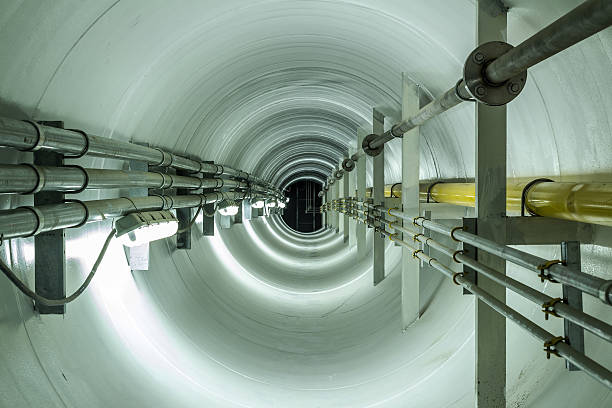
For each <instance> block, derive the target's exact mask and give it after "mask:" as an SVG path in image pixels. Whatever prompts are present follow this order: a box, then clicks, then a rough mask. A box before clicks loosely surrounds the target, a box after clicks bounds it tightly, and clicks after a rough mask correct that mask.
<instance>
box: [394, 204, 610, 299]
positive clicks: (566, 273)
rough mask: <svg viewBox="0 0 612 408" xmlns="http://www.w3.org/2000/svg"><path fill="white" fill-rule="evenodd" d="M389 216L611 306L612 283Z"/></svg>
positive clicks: (424, 221)
mask: <svg viewBox="0 0 612 408" xmlns="http://www.w3.org/2000/svg"><path fill="white" fill-rule="evenodd" d="M389 214H391V215H394V216H396V217H399V218H402V219H405V220H408V221H412V222H414V223H415V224H416V225H420V226H422V227H424V228H427V229H430V230H432V231H436V232H439V233H441V234H444V235H446V236H449V237H451V238H454V239H457V240H460V241H463V242H466V243H468V244H470V245H473V246H475V247H477V248H479V249H482V250H484V251H487V252H489V253H490V254H492V255H495V256H498V257H500V258H502V259H505V260H507V261H510V262H512V263H514V264H516V265H519V266H522V267H524V268H526V269H528V270H531V271H533V272H538V273H540V274H543V276H550V278H552V279H554V280H556V281H558V282H560V283H563V284H565V285H569V286H572V287H575V288H577V289H580V290H581V291H582V292H584V293H587V294H589V295H591V296H594V297H596V298H599V299H600V300H601V301H602V302H604V303H608V304H611V305H612V280H604V279H601V278H598V277H597V276H593V275H589V274H586V273H583V272H581V271H577V270H572V269H569V268H568V267H566V266H564V265H561V264H560V263H556V264H552V265H549V266H547V267H546V268H544V266H545V265H546V264H547V262H548V260H546V259H543V258H540V257H538V256H535V255H532V254H529V253H527V252H523V251H520V250H518V249H515V248H511V247H508V246H505V245H500V244H497V243H495V242H493V241H490V240H488V239H485V238H482V237H479V236H478V235H474V234H471V233H469V232H465V231H462V230H456V231H454V232H452V228H450V227H447V226H446V225H443V224H439V223H437V222H433V221H431V220H427V219H424V218H420V217H418V218H416V219H413V218H412V217H408V216H406V215H404V213H402V212H400V211H397V210H393V209H391V210H389Z"/></svg>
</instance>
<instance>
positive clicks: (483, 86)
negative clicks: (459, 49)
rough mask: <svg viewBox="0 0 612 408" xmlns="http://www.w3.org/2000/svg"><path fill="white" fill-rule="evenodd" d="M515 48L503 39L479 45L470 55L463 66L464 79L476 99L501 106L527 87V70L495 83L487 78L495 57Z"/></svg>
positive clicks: (486, 103)
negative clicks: (486, 72) (486, 73)
mask: <svg viewBox="0 0 612 408" xmlns="http://www.w3.org/2000/svg"><path fill="white" fill-rule="evenodd" d="M512 48H514V47H513V46H512V45H510V44H508V43H505V42H502V41H491V42H487V43H484V44H482V45H480V46H478V47H477V48H476V49H475V50H474V51H472V52H471V53H470V55H468V57H467V59H466V60H465V65H464V66H463V80H464V81H465V85H466V87H467V89H468V91H469V92H470V94H471V95H472V97H473V98H474V99H476V100H477V101H478V102H480V103H484V104H485V105H491V106H501V105H505V104H507V103H508V102H510V101H512V100H513V99H514V98H516V97H517V96H518V95H519V94H520V93H521V91H522V90H523V89H524V88H525V82H527V71H526V70H525V71H523V72H521V73H520V74H518V75H516V76H515V77H513V78H510V79H509V80H507V81H505V82H503V83H501V84H494V83H492V82H491V81H489V80H487V78H486V75H485V71H486V69H487V66H488V65H489V64H490V63H491V62H493V61H494V60H495V59H497V58H499V57H501V56H502V55H504V54H505V53H507V52H508V51H510V50H511V49H512Z"/></svg>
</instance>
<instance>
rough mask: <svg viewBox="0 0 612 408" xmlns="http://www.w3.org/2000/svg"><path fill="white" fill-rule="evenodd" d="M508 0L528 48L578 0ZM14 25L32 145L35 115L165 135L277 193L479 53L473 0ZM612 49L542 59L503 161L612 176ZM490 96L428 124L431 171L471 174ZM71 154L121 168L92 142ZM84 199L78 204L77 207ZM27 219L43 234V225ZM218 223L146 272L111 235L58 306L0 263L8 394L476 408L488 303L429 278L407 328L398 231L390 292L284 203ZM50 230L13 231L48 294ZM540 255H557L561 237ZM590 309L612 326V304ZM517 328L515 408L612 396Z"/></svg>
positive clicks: (6, 74) (2, 7)
mask: <svg viewBox="0 0 612 408" xmlns="http://www.w3.org/2000/svg"><path fill="white" fill-rule="evenodd" d="M508 3H512V4H510V5H511V6H513V7H512V8H511V10H510V12H509V14H508V26H509V31H508V42H509V43H511V44H519V43H521V42H522V41H524V40H525V39H526V38H528V37H530V36H531V35H533V34H534V33H535V32H537V31H539V30H540V29H542V28H544V27H545V26H546V25H548V24H549V23H550V22H551V21H554V20H555V19H557V18H559V17H561V16H562V15H563V14H565V13H567V12H568V11H569V10H571V9H573V8H575V7H576V6H578V5H579V4H580V1H578V0H543V1H538V2H531V1H523V0H516V1H514V0H513V1H512V2H510V1H508ZM0 16H1V17H0V21H1V23H0V35H1V38H3V41H0V55H2V56H3V57H2V58H0V74H1V75H0V117H2V118H5V119H2V120H0V122H1V123H0V128H3V127H4V126H5V125H6V124H7V120H10V121H11V123H12V125H11V126H17V125H18V126H17V127H18V129H17V131H15V132H13V134H17V136H16V137H14V138H13V139H14V140H15V143H26V142H27V146H26V145H24V146H22V148H26V147H31V146H32V145H33V144H35V143H36V140H37V138H36V135H37V132H36V129H35V127H34V126H33V125H32V124H30V123H26V122H22V120H23V119H28V120H63V121H64V122H65V127H66V128H72V129H82V130H84V131H85V132H87V134H88V135H91V136H90V137H91V140H95V141H97V139H95V137H93V136H94V135H95V136H98V137H99V138H104V140H103V141H104V142H106V143H105V144H104V147H105V148H108V149H109V150H112V151H114V152H117V153H120V154H121V155H122V157H124V158H131V155H132V150H131V149H132V148H134V149H138V150H139V152H140V151H141V150H142V148H139V147H133V146H130V150H128V149H125V148H123V146H124V145H123V144H122V143H123V142H132V143H133V144H134V145H136V144H142V145H147V144H148V146H150V148H147V149H146V152H147V154H149V155H151V157H150V158H151V160H150V162H149V163H150V164H157V163H162V162H163V161H166V162H167V161H169V160H170V158H169V157H168V156H167V155H166V156H164V155H163V154H160V152H159V151H157V150H155V149H153V147H155V148H160V149H162V150H164V151H166V152H172V154H174V155H175V156H181V157H184V158H185V159H187V160H190V162H184V163H185V165H187V163H191V162H194V163H195V164H194V166H195V165H197V166H198V168H197V169H196V168H195V167H193V166H192V167H191V169H192V171H194V172H195V171H198V170H199V165H200V164H204V163H205V161H214V162H215V163H222V164H226V165H227V166H230V167H231V168H232V169H243V170H244V171H246V172H248V173H249V174H254V175H257V176H258V177H259V178H261V179H262V180H266V181H268V182H270V183H271V184H272V185H273V186H275V187H284V186H290V183H291V181H292V180H295V179H298V178H300V177H305V178H308V179H311V180H317V181H319V182H321V183H324V182H325V180H326V179H327V177H328V176H329V175H330V173H331V172H332V170H335V169H337V168H338V165H339V163H340V162H341V160H342V159H343V158H344V157H349V149H354V150H352V152H355V151H357V148H358V146H357V140H356V133H357V129H358V128H363V129H366V130H367V131H368V132H371V121H372V108H373V107H376V108H377V109H378V110H379V111H381V112H385V114H386V115H387V119H386V120H385V122H386V126H385V131H387V130H389V128H390V125H391V124H392V123H396V122H397V121H398V120H399V119H400V118H399V115H398V113H397V112H399V111H400V107H401V100H400V94H401V73H402V72H406V73H407V75H408V77H409V78H411V79H412V80H414V81H415V82H417V83H418V84H420V85H421V90H422V94H423V99H424V101H425V102H427V101H431V100H434V99H436V98H437V97H439V96H440V95H443V94H444V92H445V91H446V90H448V88H449V86H450V85H452V84H455V83H456V81H457V77H458V73H459V72H461V70H462V66H463V61H464V60H465V58H466V56H467V55H469V53H470V52H471V51H472V50H473V49H474V46H475V44H474V30H475V11H474V2H473V1H470V0H460V1H453V2H449V1H446V0H430V1H428V2H397V1H387V0H351V1H323V0H314V1H308V2H303V1H280V0H279V1H277V0H272V1H259V0H257V1H243V0H227V1H209V2H199V1H189V0H181V1H179V2H156V1H144V0H135V1H130V2H124V1H116V0H96V1H93V0H91V1H83V2H78V3H75V2H61V1H56V2H11V1H8V2H2V3H1V4H0ZM458 22H460V23H458ZM611 45H612V37H611V33H610V30H609V29H608V30H604V31H602V32H600V33H599V34H596V35H595V36H593V37H591V38H589V39H587V40H586V41H584V42H581V43H579V44H577V45H576V46H574V47H571V48H569V49H568V50H566V51H563V52H561V53H559V54H557V55H555V56H553V57H552V58H550V59H548V60H546V61H544V62H542V63H540V64H538V65H536V66H534V67H533V68H532V69H530V71H529V78H528V80H527V82H526V86H525V89H524V90H523V92H522V93H521V95H520V103H519V101H518V100H517V101H516V103H514V102H513V103H510V104H509V105H508V115H509V117H508V155H509V160H508V163H509V168H508V174H510V175H512V177H526V178H534V177H538V176H539V175H543V174H546V175H550V176H551V177H553V178H554V177H564V176H567V175H582V176H584V177H588V178H584V180H589V181H592V182H598V183H599V182H606V181H607V182H610V181H611V180H610V179H609V174H611V172H612V146H611V145H610V144H609V135H610V125H609V123H612V117H611V116H610V112H611V110H610V109H608V108H607V107H609V106H612V94H611V93H610V92H607V91H606V90H607V89H609V86H610V85H609V84H610V83H611V82H612V78H611V75H612V74H611V72H612V70H611V69H610V68H611V63H610V59H609V57H608V56H609V55H610V47H611ZM473 109H474V108H473V106H472V105H471V104H461V105H459V106H457V107H456V108H454V109H452V110H449V111H447V112H445V113H444V114H443V115H439V116H436V117H434V118H432V119H430V120H429V121H427V122H426V123H425V124H424V125H422V126H421V129H420V133H421V137H422V141H421V146H422V147H421V149H422V150H421V152H420V155H421V169H420V171H421V174H420V179H421V180H438V179H446V180H448V179H469V178H473V177H474V174H473V169H474V167H475V166H474V161H473V158H474V151H473V150H474V148H473V146H474V110H473ZM7 126H8V125H7ZM45 129H46V128H45ZM24 132H25V133H24ZM4 133H5V132H3V134H4ZM26 133H27V134H26ZM60 134H61V135H60ZM46 136H47V141H48V142H49V143H51V142H53V141H54V140H56V138H57V137H59V136H62V137H64V136H66V137H68V136H69V137H70V138H71V140H74V142H75V143H76V145H75V147H73V148H72V150H71V151H70V152H69V153H71V154H78V153H80V152H81V151H82V148H83V147H84V145H83V143H84V138H83V135H82V134H80V133H79V132H71V131H59V130H54V129H48V131H47V132H46ZM21 138H25V139H21ZM26 139H27V140H26ZM20 140H26V141H25V142H23V141H20ZM53 143H55V142H53ZM399 143H400V141H399V140H391V141H389V143H388V144H387V146H388V148H387V151H386V165H385V179H386V182H387V183H393V182H394V181H399V180H400V177H401V176H400V175H401V163H400V159H399V155H398V154H397V152H399V149H397V148H396V147H397V146H398V144H399ZM2 145H3V146H6V145H7V144H6V142H3V144H2ZM79 146H80V147H79ZM16 147H18V146H16ZM145 147H146V146H145ZM91 149H93V147H92V148H90V150H91ZM94 150H95V149H94ZM190 157H197V158H198V160H191V159H189V158H190ZM31 160H32V153H28V152H16V151H15V150H13V149H1V150H0V162H1V163H2V164H4V165H16V164H19V163H31ZM360 160H361V159H360ZM173 162H174V163H175V164H176V162H175V161H174V159H173ZM67 163H68V164H76V165H79V166H81V167H83V168H85V169H105V170H119V171H122V170H123V169H124V166H125V161H124V160H123V159H118V158H109V157H100V156H97V155H93V154H89V155H85V156H84V157H82V158H79V159H69V160H67ZM192 164H193V163H192ZM189 166H191V164H189ZM236 171H237V170H236ZM227 175H228V177H229V176H234V175H235V174H231V175H230V174H227ZM593 175H599V176H600V177H598V178H595V177H593ZM606 175H607V176H606ZM368 177H370V176H368ZM606 177H608V179H606ZM369 185H371V182H369ZM124 193H125V192H124V191H122V189H115V188H111V189H98V190H94V189H88V190H85V191H83V192H81V193H78V194H75V195H74V197H71V198H74V199H78V200H80V201H82V202H99V201H104V202H107V201H106V200H111V201H114V200H119V201H116V203H121V205H122V206H123V204H125V201H126V200H122V199H120V198H119V197H121V196H122V195H125V194H124ZM149 199H152V200H157V201H155V203H153V204H154V205H155V206H161V205H162V202H161V201H160V199H159V198H155V197H152V198H147V199H146V200H149ZM0 204H1V205H2V209H4V210H6V211H19V213H20V214H21V213H23V214H25V212H24V211H27V210H15V209H16V208H18V207H20V206H30V205H32V204H33V202H32V197H31V195H17V194H5V195H2V196H0ZM70 208H72V209H74V213H75V215H76V216H78V217H76V218H79V219H81V216H82V215H83V212H82V207H81V206H80V205H79V204H77V203H74V205H72V204H71V205H70ZM156 208H157V207H156ZM98 209H99V208H98ZM100 211H101V212H99V213H97V215H96V217H98V218H99V219H100V221H99V222H92V223H88V224H86V225H84V226H83V227H81V228H68V229H66V230H65V235H66V268H67V281H66V292H67V293H70V292H72V289H74V288H76V287H78V285H80V284H81V283H82V281H83V277H84V275H85V274H86V273H87V272H88V271H89V270H90V269H91V265H92V264H93V262H94V261H95V259H93V258H95V256H96V255H97V251H98V250H99V248H100V247H101V246H102V243H103V241H104V239H105V237H106V236H107V234H108V233H109V231H110V230H111V228H112V220H110V219H106V218H105V217H106V215H104V214H106V212H105V211H106V209H100ZM20 217H21V215H20ZM28 217H29V219H30V221H28V223H29V224H28V225H29V226H28V228H24V230H31V229H32V224H31V221H32V218H33V216H30V215H28ZM3 228H7V227H6V226H5V227H3ZM10 228H16V227H10ZM199 228H201V226H200V225H199V221H198V222H196V226H195V227H194V232H193V235H192V237H193V240H192V249H191V250H189V251H186V250H178V249H176V245H175V242H174V241H173V240H172V239H168V240H164V241H159V242H154V243H153V244H151V247H150V268H149V270H148V271H138V270H136V271H132V270H131V269H130V267H129V266H128V265H127V262H126V259H125V253H124V250H123V248H122V247H121V246H120V245H118V244H117V243H116V242H115V241H113V242H111V244H110V246H109V248H108V252H107V255H106V257H105V259H104V261H103V262H102V263H101V264H100V267H99V269H98V272H97V274H96V276H95V278H94V279H93V281H92V282H91V285H90V287H89V288H88V289H87V292H85V293H84V294H83V295H82V296H81V297H79V298H78V299H77V300H75V301H74V302H73V303H71V304H69V305H68V306H67V310H66V314H65V315H64V316H63V317H59V316H47V315H39V314H38V313H37V312H36V311H34V310H33V308H32V304H31V302H29V300H28V299H26V298H24V297H23V296H22V295H20V294H19V293H17V291H16V290H15V289H14V288H13V286H12V285H11V284H10V283H9V282H8V281H7V280H6V279H4V278H3V277H2V279H0V350H1V352H0V398H1V400H0V401H1V403H0V405H7V406H11V407H28V406H45V407H66V406H68V407H84V406H86V407H108V406H114V407H131V406H133V407H136V406H153V407H164V406H180V407H202V406H206V407H215V408H216V407H232V408H234V407H249V408H250V407H270V406H282V407H313V406H319V407H351V408H353V407H355V408H362V407H364V408H365V407H405V406H411V407H441V406H451V407H461V408H462V407H471V406H473V405H474V395H473V394H474V384H473V378H474V372H473V370H474V358H475V351H474V299H473V298H472V297H469V296H463V295H462V293H461V290H460V288H458V287H457V286H456V285H454V284H452V282H450V280H448V279H443V276H442V275H440V274H436V273H425V274H424V276H423V278H422V280H421V283H422V285H423V286H422V292H421V298H422V302H421V313H422V317H421V319H420V320H419V321H418V322H417V323H416V324H415V325H414V326H412V327H410V328H408V329H407V330H406V331H405V332H402V331H401V327H400V326H401V325H400V288H401V280H400V275H401V265H400V260H401V254H400V248H398V247H395V246H393V243H392V242H391V241H388V245H387V247H386V262H387V268H386V271H387V277H386V278H385V280H383V281H382V282H381V283H380V284H379V285H377V286H376V287H372V283H371V282H372V264H371V262H372V253H371V250H370V248H371V246H372V244H371V242H372V241H371V240H372V233H371V231H370V232H369V233H368V242H367V243H366V246H365V248H366V249H365V250H363V251H361V252H358V251H357V248H356V246H349V245H348V244H344V243H343V242H342V237H341V235H342V234H335V233H334V232H333V231H330V230H326V231H319V232H317V233H314V234H307V235H301V234H296V233H295V232H293V231H291V230H289V229H288V228H287V226H286V225H284V223H283V221H282V220H281V219H280V218H278V217H275V216H272V217H260V218H257V219H255V220H251V221H247V220H244V221H243V224H235V225H233V226H232V227H231V228H229V229H224V228H221V227H220V224H217V225H216V229H215V235H214V236H213V237H206V236H202V235H201V234H199V233H198V232H197V231H198V229H199ZM25 232H28V231H25ZM32 241H33V240H32V239H31V238H18V239H9V238H5V239H4V240H3V244H2V246H0V256H2V257H3V258H2V259H3V260H4V261H5V262H6V263H7V264H8V265H9V266H11V268H12V269H13V270H15V271H16V272H17V273H18V274H19V277H20V278H21V279H23V280H24V281H26V283H28V285H29V286H30V287H34V284H33V283H34V270H33V269H34V268H33V260H34V247H33V242H32ZM440 241H441V242H442V243H443V244H445V245H453V242H451V241H443V240H442V239H440ZM524 249H525V250H526V251H529V252H533V253H535V254H536V255H538V256H540V257H542V258H545V259H554V258H556V257H558V252H559V248H558V247H557V246H545V247H527V248H524ZM443 256H444V255H440V256H439V259H440V262H442V260H443V259H444V258H442V257H443ZM611 260H612V252H611V250H610V249H609V248H607V247H602V246H598V245H592V244H588V245H582V263H583V270H584V271H586V272H588V273H593V274H597V275H598V276H600V277H601V278H602V279H604V278H605V279H609V278H610V275H609V274H610V270H609V268H607V267H606V265H609V263H610V261H611ZM508 276H511V277H512V278H513V279H516V280H518V281H521V282H525V283H527V284H529V285H530V286H533V287H534V288H535V289H537V290H539V291H541V292H543V293H544V294H545V295H547V296H550V297H553V298H554V297H558V296H559V295H560V290H561V289H560V287H559V286H558V285H551V284H543V283H541V282H540V281H539V279H538V278H537V277H534V276H533V273H532V272H530V271H524V270H522V269H521V268H514V267H512V266H509V267H508ZM507 303H508V305H509V306H511V307H513V308H515V309H517V310H518V311H519V312H520V313H521V314H523V315H525V316H530V317H533V318H534V319H535V320H536V321H537V323H540V324H542V325H543V327H544V328H545V330H546V331H547V332H549V333H551V334H558V333H561V332H562V325H563V323H562V321H561V320H559V319H552V318H551V319H549V320H548V321H545V320H544V318H543V315H542V313H541V311H540V308H539V307H538V306H537V305H534V304H533V303H532V302H530V301H527V300H524V299H522V298H519V297H517V296H515V295H513V294H512V293H511V292H509V293H508V295H507ZM584 303H585V310H587V309H588V311H589V312H590V313H591V314H593V315H594V316H596V317H597V318H599V319H602V320H606V319H608V316H609V315H607V314H605V312H604V309H603V307H607V306H606V305H603V304H601V302H599V301H598V300H597V299H595V300H591V299H590V297H585V299H584ZM606 321H607V322H608V323H610V322H609V321H608V320H606ZM507 330H508V333H507V335H508V341H507V344H508V356H509V357H511V358H509V360H508V369H507V372H508V383H507V386H506V390H507V395H508V405H510V406H512V405H521V404H522V405H524V406H530V407H536V408H537V407H549V406H567V405H569V406H582V405H589V406H593V407H607V406H610V405H611V403H612V400H611V398H612V396H611V395H610V391H609V389H608V388H606V387H605V386H603V385H601V384H599V383H598V382H596V381H594V380H592V379H591V378H590V377H588V376H587V375H585V374H584V373H580V372H572V373H570V372H567V371H566V370H565V368H564V365H563V360H562V359H558V358H551V360H546V356H545V353H543V352H542V343H541V342H540V341H539V340H536V339H534V338H532V337H531V336H529V335H528V334H526V333H525V332H524V331H522V330H521V329H520V328H518V327H515V326H514V325H513V324H508V329H507ZM585 340H586V343H587V347H588V354H589V356H590V357H593V358H597V360H598V361H599V362H600V363H601V364H603V365H604V366H606V367H610V366H611V365H612V361H611V360H610V358H611V356H612V350H610V348H609V345H608V344H607V343H606V342H605V341H604V340H603V339H600V338H599V337H598V336H595V335H593V334H591V333H586V334H585ZM440 384H444V386H443V387H441V386H440Z"/></svg>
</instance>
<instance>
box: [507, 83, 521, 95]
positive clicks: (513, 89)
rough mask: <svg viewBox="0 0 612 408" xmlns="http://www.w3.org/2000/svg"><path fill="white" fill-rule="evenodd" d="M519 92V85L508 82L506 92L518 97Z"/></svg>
mask: <svg viewBox="0 0 612 408" xmlns="http://www.w3.org/2000/svg"><path fill="white" fill-rule="evenodd" d="M520 91H521V85H519V84H518V83H516V82H510V83H509V84H508V92H510V93H511V94H513V95H518V93H519V92H520Z"/></svg>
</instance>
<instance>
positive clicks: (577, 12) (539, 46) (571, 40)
mask: <svg viewBox="0 0 612 408" xmlns="http://www.w3.org/2000/svg"><path fill="white" fill-rule="evenodd" d="M610 25H612V2H611V1H610V0H589V1H585V2H584V3H582V4H581V5H579V6H578V7H576V8H575V9H573V10H572V11H570V12H569V13H567V14H565V15H564V16H563V17H561V18H559V19H558V20H556V21H555V22H553V23H552V24H550V25H548V26H547V27H545V28H544V29H542V30H540V31H538V32H537V33H536V34H534V35H533V36H531V37H529V38H528V39H527V40H525V41H523V42H522V43H521V44H519V45H518V46H516V47H515V48H513V49H512V50H510V51H508V52H507V53H505V54H504V55H503V56H501V57H499V58H497V59H496V60H494V61H493V62H491V64H489V66H487V68H486V70H485V75H486V78H487V79H488V80H489V81H490V82H492V83H503V82H504V81H506V80H508V79H510V78H512V77H514V76H516V75H518V74H520V73H521V72H523V71H525V70H526V69H528V68H530V67H532V66H534V65H536V64H538V63H539V62H542V61H544V60H545V59H547V58H550V57H552V56H553V55H555V54H557V53H559V52H561V51H563V50H565V49H567V48H569V47H571V46H572V45H574V44H576V43H578V42H580V41H582V40H584V39H585V38H588V37H590V36H592V35H594V34H596V33H598V32H600V31H601V30H604V29H606V28H607V27H609V26H610Z"/></svg>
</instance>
